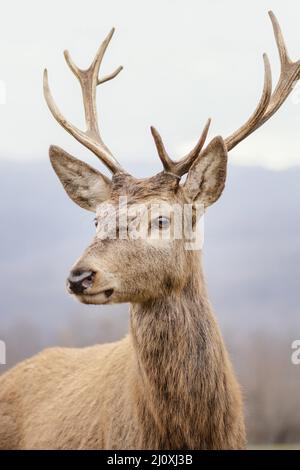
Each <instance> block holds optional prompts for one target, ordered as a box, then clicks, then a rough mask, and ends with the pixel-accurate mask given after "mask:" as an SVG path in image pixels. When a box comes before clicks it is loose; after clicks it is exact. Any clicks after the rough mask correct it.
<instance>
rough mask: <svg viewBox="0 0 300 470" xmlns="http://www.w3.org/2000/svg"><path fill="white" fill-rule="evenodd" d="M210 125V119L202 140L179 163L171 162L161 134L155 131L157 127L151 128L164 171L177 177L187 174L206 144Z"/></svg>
mask: <svg viewBox="0 0 300 470" xmlns="http://www.w3.org/2000/svg"><path fill="white" fill-rule="evenodd" d="M210 123H211V119H208V121H207V123H206V124H205V126H204V129H203V131H202V134H201V136H200V139H199V140H198V142H197V144H196V145H195V147H194V148H193V150H191V152H189V153H188V154H187V155H186V156H185V157H183V158H182V159H181V160H178V161H177V162H175V161H173V160H171V158H170V157H169V155H168V154H167V151H166V149H165V146H164V144H163V141H162V138H161V136H160V134H159V133H158V131H157V130H156V129H155V127H153V126H152V127H151V133H152V136H153V138H154V142H155V145H156V148H157V152H158V155H159V158H160V159H161V162H162V164H163V167H164V170H165V171H166V172H168V173H173V174H174V175H175V176H178V177H181V176H182V175H184V174H185V173H187V171H188V170H189V168H190V167H191V165H192V163H193V161H194V160H195V158H196V157H197V156H198V155H199V154H200V152H201V150H202V148H203V145H204V144H205V140H206V137H207V134H208V130H209V126H210Z"/></svg>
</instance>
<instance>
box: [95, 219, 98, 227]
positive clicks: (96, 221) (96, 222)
mask: <svg viewBox="0 0 300 470" xmlns="http://www.w3.org/2000/svg"><path fill="white" fill-rule="evenodd" d="M94 224H95V227H96V228H97V227H98V220H97V219H94Z"/></svg>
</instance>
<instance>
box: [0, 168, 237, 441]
mask: <svg viewBox="0 0 300 470" xmlns="http://www.w3.org/2000/svg"><path fill="white" fill-rule="evenodd" d="M221 184H223V182H221ZM120 194H126V195H127V196H128V200H129V203H134V202H136V201H140V200H142V201H144V202H145V201H147V200H150V201H152V200H156V199H157V198H158V197H159V198H160V199H161V200H168V201H170V200H171V201H173V202H180V203H181V204H182V203H183V202H185V197H186V196H185V192H184V190H183V187H182V186H181V185H180V184H179V182H178V180H177V179H176V178H175V177H173V176H172V175H168V174H164V173H161V174H159V175H157V176H155V177H152V178H149V179H146V180H136V179H135V178H133V177H131V176H128V175H118V176H115V177H114V178H113V184H112V190H111V199H110V202H111V203H113V202H114V200H116V199H117V197H118V196H119V195H120ZM168 243H169V245H168V246H165V245H164V246H163V247H161V246H149V244H148V243H147V242H146V241H141V240H136V241H131V242H128V240H108V241H107V242H103V241H99V240H97V239H95V240H94V241H93V242H92V244H91V246H90V247H89V248H88V249H87V250H86V252H85V253H84V254H83V256H82V257H81V259H80V260H79V261H78V262H77V264H76V266H77V267H78V266H82V264H83V263H84V265H85V266H88V267H89V268H92V269H94V270H99V271H100V274H99V279H98V280H97V282H98V283H100V284H101V283H103V282H104V281H103V279H106V278H109V279H110V277H109V276H114V278H115V277H116V276H118V289H117V292H116V298H114V299H113V302H121V301H131V303H132V304H131V307H130V318H131V320H130V333H129V335H128V336H127V337H126V338H124V339H123V340H121V341H119V342H116V343H112V344H106V345H100V346H94V347H89V348H83V349H67V348H54V349H48V350H45V351H43V352H42V353H40V354H38V355H37V356H35V357H33V358H31V359H28V360H26V361H24V362H22V363H21V364H19V365H17V366H16V367H15V368H13V369H12V370H11V371H9V372H7V373H6V374H4V375H3V376H2V377H1V378H0V448H2V449H12V448H14V449H241V448H244V447H245V430H244V422H243V410H242V400H241V395H240V390H239V386H238V384H237V382H236V380H235V377H234V375H233V372H232V367H231V364H230V361H229V358H228V355H227V352H226V349H225V347H224V344H223V340H222V338H221V335H220V332H219V329H218V326H217V324H216V321H215V318H214V316H213V313H212V310H211V307H210V304H209V302H208V299H207V294H206V288H205V285H204V281H203V276H202V270H201V260H200V254H199V252H198V251H196V252H195V251H186V250H184V248H183V241H182V240H177V241H175V242H173V243H170V242H168ZM80 300H81V301H83V302H86V303H91V302H90V301H89V300H88V299H87V298H85V297H84V296H83V297H81V298H80ZM92 303H102V302H94V301H93V302H92Z"/></svg>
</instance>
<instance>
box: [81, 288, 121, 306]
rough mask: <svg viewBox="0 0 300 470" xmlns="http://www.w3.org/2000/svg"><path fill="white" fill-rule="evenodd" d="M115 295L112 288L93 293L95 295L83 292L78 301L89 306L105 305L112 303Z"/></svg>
mask: <svg viewBox="0 0 300 470" xmlns="http://www.w3.org/2000/svg"><path fill="white" fill-rule="evenodd" d="M113 293H114V289H113V288H110V289H105V290H101V291H98V292H93V293H89V292H83V293H82V294H80V295H78V296H76V297H78V299H79V300H80V302H82V303H87V304H93V303H95V304H101V305H103V304H106V303H108V302H110V300H111V297H112V295H113Z"/></svg>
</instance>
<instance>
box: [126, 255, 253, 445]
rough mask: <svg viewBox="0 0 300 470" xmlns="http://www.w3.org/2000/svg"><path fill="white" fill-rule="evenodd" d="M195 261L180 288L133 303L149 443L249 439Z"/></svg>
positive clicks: (140, 398) (140, 408)
mask: <svg viewBox="0 0 300 470" xmlns="http://www.w3.org/2000/svg"><path fill="white" fill-rule="evenodd" d="M197 261H198V262H195V263H193V264H194V267H193V272H192V273H191V276H190V279H189V282H188V283H187V285H186V286H185V287H184V289H183V290H182V291H181V292H177V293H173V294H170V295H169V296H165V297H163V298H159V299H156V300H153V301H149V302H145V303H143V304H138V305H136V304H135V305H132V306H131V336H132V340H133V344H134V350H135V354H136V360H137V361H136V382H137V391H138V392H137V393H138V397H137V398H138V401H137V403H138V407H137V413H138V416H139V419H140V422H141V426H142V427H143V428H144V432H143V433H141V440H143V439H144V440H145V442H141V445H142V446H145V447H147V446H149V447H150V448H151V447H152V448H162V449H166V448H168V449H170V448H178V449H184V448H186V449H193V448H194V449H195V448H196V449H214V448H241V447H243V446H244V438H245V437H244V427H243V420H242V409H241V399H240V392H239V388H238V385H237V383H236V381H235V378H234V376H233V373H232V369H231V364H230V361H229V359H228V356H227V352H226V350H225V347H224V344H223V340H222V338H221V335H220V332H219V328H218V326H217V324H216V321H215V318H214V316H213V313H212V311H211V307H210V305H209V302H208V299H207V294H206V289H205V286H204V281H203V276H202V271H201V267H200V263H199V259H198V258H197ZM143 436H144V437H143ZM147 439H148V442H146V441H147ZM151 439H152V440H153V442H149V440H151Z"/></svg>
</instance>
